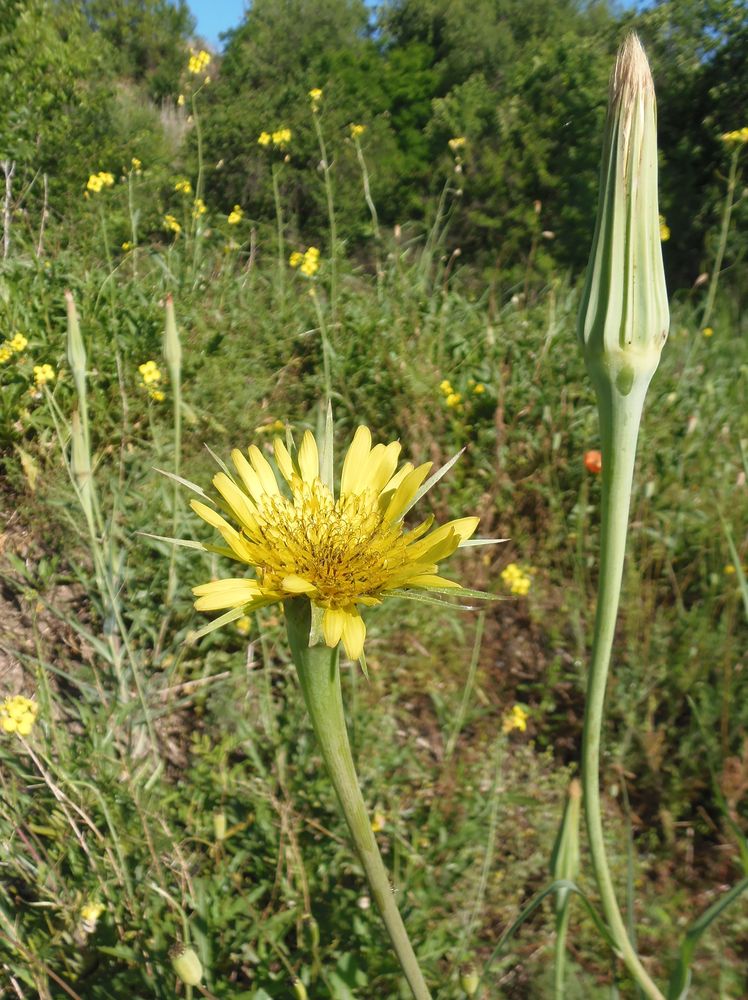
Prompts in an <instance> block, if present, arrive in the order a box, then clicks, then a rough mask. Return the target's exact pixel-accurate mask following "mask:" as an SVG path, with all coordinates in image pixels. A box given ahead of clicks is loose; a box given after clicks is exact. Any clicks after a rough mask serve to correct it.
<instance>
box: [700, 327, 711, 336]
mask: <svg viewBox="0 0 748 1000" xmlns="http://www.w3.org/2000/svg"><path fill="white" fill-rule="evenodd" d="M701 332H702V333H703V335H704V336H705V337H712V336H713V335H714V330H713V329H712V328H711V327H710V326H705V327H704V329H703V330H702V331H701Z"/></svg>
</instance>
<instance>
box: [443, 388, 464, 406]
mask: <svg viewBox="0 0 748 1000" xmlns="http://www.w3.org/2000/svg"><path fill="white" fill-rule="evenodd" d="M444 402H445V403H446V404H447V406H448V407H449V408H450V409H451V410H456V409H458V408H459V406H460V403H461V402H462V396H461V394H460V393H459V392H450V393H448V394H447V398H446V399H445V400H444Z"/></svg>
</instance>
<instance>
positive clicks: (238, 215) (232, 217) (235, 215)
mask: <svg viewBox="0 0 748 1000" xmlns="http://www.w3.org/2000/svg"><path fill="white" fill-rule="evenodd" d="M243 216H244V212H243V211H242V209H241V207H240V206H239V205H234V207H233V209H232V210H231V211H230V212H229V214H228V218H227V220H226V221H227V222H228V224H229V225H230V226H236V225H238V223H240V222H241V221H242V218H243Z"/></svg>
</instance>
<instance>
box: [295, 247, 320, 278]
mask: <svg viewBox="0 0 748 1000" xmlns="http://www.w3.org/2000/svg"><path fill="white" fill-rule="evenodd" d="M299 270H300V271H301V273H302V274H303V275H305V276H306V277H307V278H312V277H314V275H315V274H316V273H317V271H318V270H319V250H318V249H317V247H309V249H308V250H307V251H306V253H305V254H304V259H303V260H302V262H301V264H300V266H299Z"/></svg>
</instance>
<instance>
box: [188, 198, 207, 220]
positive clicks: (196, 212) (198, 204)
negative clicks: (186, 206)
mask: <svg viewBox="0 0 748 1000" xmlns="http://www.w3.org/2000/svg"><path fill="white" fill-rule="evenodd" d="M207 211H208V209H207V208H206V207H205V202H204V201H203V199H202V198H195V200H194V202H193V203H192V218H193V219H199V218H200V216H201V215H205V213H206V212H207Z"/></svg>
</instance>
